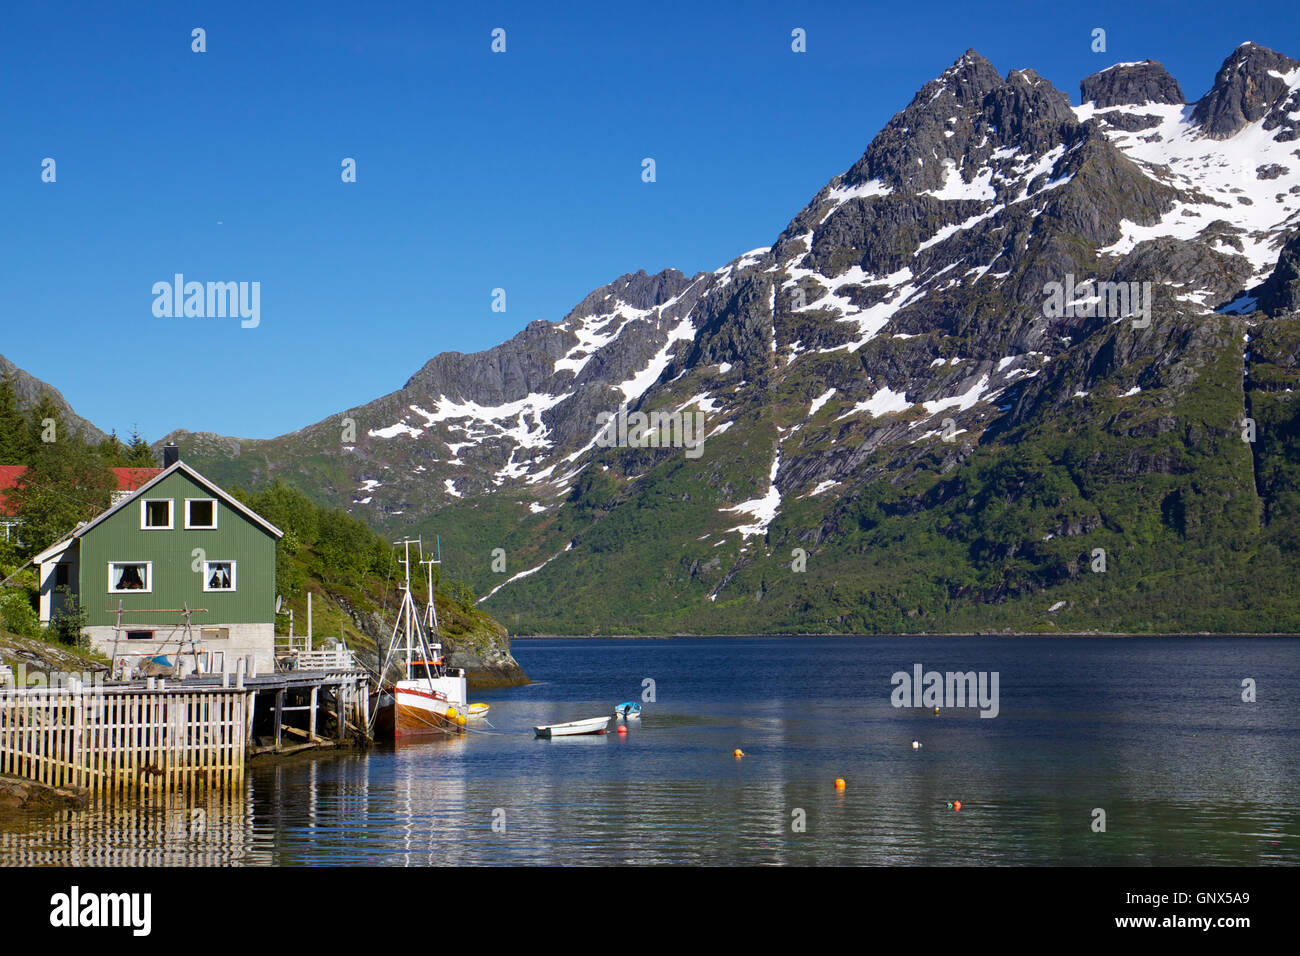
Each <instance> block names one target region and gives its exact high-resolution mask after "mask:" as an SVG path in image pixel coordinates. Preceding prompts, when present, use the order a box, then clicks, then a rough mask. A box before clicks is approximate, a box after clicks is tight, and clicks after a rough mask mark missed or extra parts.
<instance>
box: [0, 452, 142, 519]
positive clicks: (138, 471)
mask: <svg viewBox="0 0 1300 956" xmlns="http://www.w3.org/2000/svg"><path fill="white" fill-rule="evenodd" d="M109 471H111V472H112V473H113V477H114V478H115V479H116V480H117V490H118V491H136V490H138V489H139V488H141V487H143V486H144V484H145V482H147V481H149V480H150V479H151V478H154V477H156V476H157V475H159V474H161V473H162V469H161V468H110V469H109ZM26 473H27V466H26V465H0V517H11V516H13V514H14V510H15V509H14V506H13V505H12V503H11V502H10V501H9V496H8V494H7V492H9V491H11V490H12V489H14V488H16V487H17V486H18V480H19V479H20V478H22V476H23V475H24V474H26Z"/></svg>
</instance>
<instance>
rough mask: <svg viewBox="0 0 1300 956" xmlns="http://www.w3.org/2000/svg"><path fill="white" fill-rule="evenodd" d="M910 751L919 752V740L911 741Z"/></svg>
mask: <svg viewBox="0 0 1300 956" xmlns="http://www.w3.org/2000/svg"><path fill="white" fill-rule="evenodd" d="M912 749H913V750H920V749H921V741H919V740H913V741H912Z"/></svg>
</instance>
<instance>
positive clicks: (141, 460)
mask: <svg viewBox="0 0 1300 956" xmlns="http://www.w3.org/2000/svg"><path fill="white" fill-rule="evenodd" d="M122 464H123V465H125V466H127V467H130V468H157V467H158V460H157V459H156V458H155V457H154V453H153V449H152V448H150V447H149V443H148V442H147V441H145V439H144V436H142V435H141V434H140V429H139V428H136V427H133V428H132V429H131V440H130V441H129V442H128V443H127V446H126V453H125V460H124V461H123V462H122Z"/></svg>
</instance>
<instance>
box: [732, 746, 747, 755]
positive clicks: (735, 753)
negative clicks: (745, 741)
mask: <svg viewBox="0 0 1300 956" xmlns="http://www.w3.org/2000/svg"><path fill="white" fill-rule="evenodd" d="M733 754H734V755H735V756H737V757H743V756H745V751H743V750H741V749H740V748H739V747H737V748H736V749H735V750H734V751H733Z"/></svg>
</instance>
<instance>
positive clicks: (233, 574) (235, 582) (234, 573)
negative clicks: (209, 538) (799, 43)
mask: <svg viewBox="0 0 1300 956" xmlns="http://www.w3.org/2000/svg"><path fill="white" fill-rule="evenodd" d="M236 563H237V562H235V561H229V560H221V559H217V560H215V561H204V562H203V590H205V591H209V592H211V593H213V594H234V593H235V592H236V591H238V590H239V574H238V569H237V568H236ZM214 564H228V565H230V587H228V588H210V587H208V581H209V579H211V577H212V573H211V572H210V571H209V570H208V568H210V567H211V566H212V565H214Z"/></svg>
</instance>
